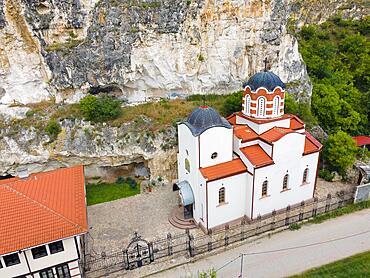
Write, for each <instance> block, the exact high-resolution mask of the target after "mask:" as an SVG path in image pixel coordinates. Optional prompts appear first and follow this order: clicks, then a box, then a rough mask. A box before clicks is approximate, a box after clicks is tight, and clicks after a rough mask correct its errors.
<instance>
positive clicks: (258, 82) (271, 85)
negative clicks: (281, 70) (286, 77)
mask: <svg viewBox="0 0 370 278" xmlns="http://www.w3.org/2000/svg"><path fill="white" fill-rule="evenodd" d="M247 86H249V87H250V88H251V90H252V91H256V90H257V89H258V88H260V87H264V88H266V89H267V90H268V91H269V92H272V91H273V90H274V89H275V88H276V87H281V88H282V89H285V84H284V83H283V82H282V81H281V79H280V78H279V76H277V75H276V74H275V73H272V72H270V71H261V72H258V73H256V74H255V75H253V76H252V77H251V78H249V80H248V81H247V82H246V83H244V84H243V87H244V88H245V87H247Z"/></svg>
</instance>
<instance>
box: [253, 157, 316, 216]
mask: <svg viewBox="0 0 370 278" xmlns="http://www.w3.org/2000/svg"><path fill="white" fill-rule="evenodd" d="M318 155H319V154H318V153H314V154H310V155H307V156H302V155H301V157H300V158H298V159H293V160H286V161H280V162H278V163H276V164H274V165H271V166H266V167H262V168H259V169H256V171H255V185H254V187H255V190H254V191H255V192H254V208H253V218H256V217H257V216H258V214H260V215H264V214H267V213H270V212H272V211H273V210H279V209H283V208H286V207H287V206H288V205H294V204H297V203H300V202H301V201H304V200H308V199H311V198H312V197H313V191H314V186H315V180H316V170H317V162H318ZM306 168H308V169H309V174H308V178H307V183H305V184H302V180H303V172H304V170H305V169H306ZM285 174H288V175H289V179H288V190H285V191H284V190H283V179H284V176H285ZM266 179H267V181H268V190H267V197H262V183H263V182H264V181H265V180H266Z"/></svg>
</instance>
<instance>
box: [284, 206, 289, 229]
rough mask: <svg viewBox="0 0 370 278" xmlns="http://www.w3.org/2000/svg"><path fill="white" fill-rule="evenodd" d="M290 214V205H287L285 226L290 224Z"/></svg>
mask: <svg viewBox="0 0 370 278" xmlns="http://www.w3.org/2000/svg"><path fill="white" fill-rule="evenodd" d="M289 214H290V206H287V207H286V212H285V226H288V225H289V217H290V216H289Z"/></svg>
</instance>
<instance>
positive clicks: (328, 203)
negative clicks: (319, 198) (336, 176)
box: [325, 193, 331, 212]
mask: <svg viewBox="0 0 370 278" xmlns="http://www.w3.org/2000/svg"><path fill="white" fill-rule="evenodd" d="M330 202H331V194H330V193H329V194H328V196H327V197H326V205H325V212H328V211H330Z"/></svg>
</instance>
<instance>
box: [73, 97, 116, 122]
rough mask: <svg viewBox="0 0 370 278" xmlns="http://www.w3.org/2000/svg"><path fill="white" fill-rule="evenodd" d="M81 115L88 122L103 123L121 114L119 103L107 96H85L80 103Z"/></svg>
mask: <svg viewBox="0 0 370 278" xmlns="http://www.w3.org/2000/svg"><path fill="white" fill-rule="evenodd" d="M80 109H81V112H82V115H83V116H84V117H85V119H86V120H88V121H93V122H105V121H108V120H114V119H116V118H118V117H119V115H120V114H121V112H122V111H121V102H120V101H119V100H116V99H114V98H112V97H109V96H103V97H96V96H92V95H89V96H86V97H84V98H83V99H81V101H80Z"/></svg>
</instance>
